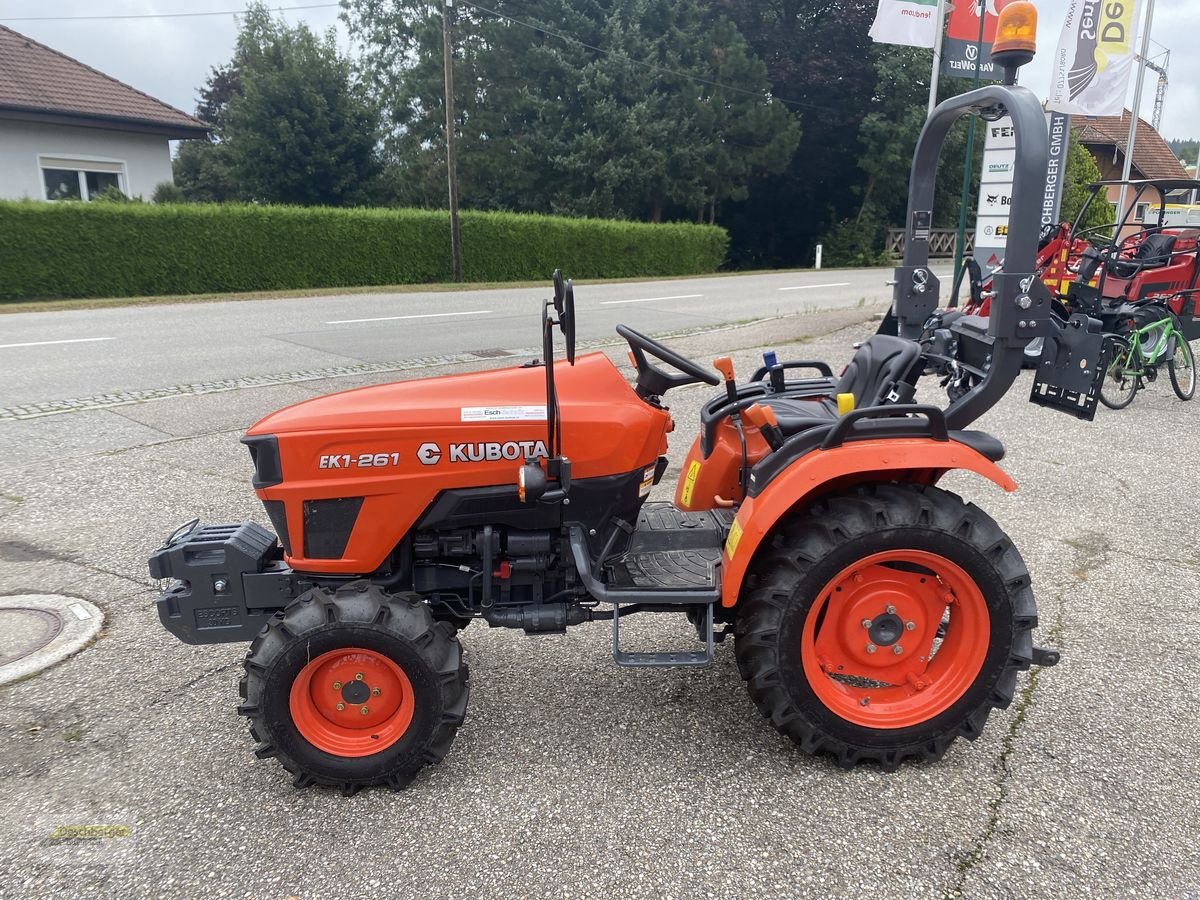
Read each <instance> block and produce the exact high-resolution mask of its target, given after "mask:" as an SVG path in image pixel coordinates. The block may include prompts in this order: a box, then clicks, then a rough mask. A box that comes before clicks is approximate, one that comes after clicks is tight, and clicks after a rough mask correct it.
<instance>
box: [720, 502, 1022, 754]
mask: <svg viewBox="0 0 1200 900" xmlns="http://www.w3.org/2000/svg"><path fill="white" fill-rule="evenodd" d="M749 584H750V589H749V591H748V592H747V593H746V594H745V595H744V597H743V599H742V600H741V601H740V602H739V604H738V607H739V610H740V612H739V615H738V621H737V626H736V631H735V635H736V640H735V650H736V654H737V659H738V668H739V670H740V671H741V672H742V677H743V678H745V680H746V681H747V683H748V688H749V691H750V696H751V698H752V699H753V700H754V703H755V704H756V705H757V707H758V709H759V710H760V711H761V712H762V714H763V715H764V716H765V717H766V718H768V719H770V721H771V723H772V724H773V725H774V726H775V727H776V728H777V729H779V730H780V731H781V732H783V733H784V734H786V735H788V736H789V737H791V738H792V740H794V741H795V742H796V743H797V744H799V745H800V747H801V749H803V750H804V751H805V752H808V753H813V754H817V753H822V752H823V753H828V754H830V755H832V756H833V757H834V758H835V759H836V760H837V762H838V763H839V764H840V765H842V766H843V767H846V768H850V767H851V766H853V765H855V764H856V763H859V762H864V761H871V760H873V761H875V762H877V763H879V765H881V766H882V767H883V768H884V769H886V770H889V771H890V770H893V769H895V768H896V767H897V766H899V765H900V763H901V762H903V761H904V760H905V759H907V758H916V759H938V758H940V757H941V756H942V754H943V753H945V752H946V749H947V748H948V747H949V746H950V744H951V743H952V742H953V741H954V739H955V738H957V737H960V736H961V737H965V738H967V739H968V740H973V739H974V738H976V737H977V736H978V735H979V734H980V732H981V731H982V729H983V726H984V723H985V722H986V720H987V717H988V714H989V713H990V712H991V710H992V708H993V707H998V708H1001V709H1003V708H1005V707H1007V706H1008V705H1009V703H1010V702H1011V701H1012V698H1013V693H1014V691H1015V689H1016V680H1017V672H1018V671H1020V670H1022V669H1027V668H1029V665H1030V663H1031V661H1032V655H1033V639H1032V633H1031V632H1032V629H1033V628H1034V627H1035V626H1036V625H1037V608H1036V606H1035V604H1034V600H1033V592H1032V591H1031V589H1030V583H1029V573H1028V571H1027V570H1026V568H1025V563H1024V562H1023V561H1022V560H1021V556H1020V554H1019V553H1018V552H1017V550H1016V548H1015V547H1014V546H1013V544H1012V541H1010V540H1009V538H1008V537H1007V536H1006V535H1005V534H1004V532H1003V531H1001V529H1000V527H999V526H998V525H997V524H996V523H995V522H994V521H992V519H991V518H990V517H988V516H987V515H986V514H984V513H983V512H982V511H981V510H979V509H977V508H976V507H975V506H973V505H970V504H967V503H964V502H963V501H962V500H961V499H960V498H959V497H957V496H956V495H954V494H951V493H949V492H947V491H943V490H940V489H938V488H935V487H926V486H921V485H902V484H892V485H871V486H865V487H862V488H859V489H857V490H855V491H853V492H851V493H847V494H839V495H835V496H831V497H828V498H824V499H822V500H821V501H819V502H818V503H816V504H814V505H813V506H812V507H811V508H810V509H808V510H807V511H806V512H804V513H802V514H799V515H797V516H795V517H793V518H792V519H790V520H789V521H787V522H785V523H784V525H783V526H782V527H781V528H780V529H779V530H778V531H777V532H776V533H775V534H774V535H773V537H772V538H771V540H770V543H769V545H768V546H767V547H766V548H765V549H764V550H760V551H759V555H758V557H757V558H756V559H755V561H754V563H753V564H752V567H751V572H750V575H749Z"/></svg>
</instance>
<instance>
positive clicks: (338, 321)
mask: <svg viewBox="0 0 1200 900" xmlns="http://www.w3.org/2000/svg"><path fill="white" fill-rule="evenodd" d="M490 312H491V310H490V309H471V310H467V311H466V312H444V313H423V314H421V315H419V316H379V317H378V318H375V319H334V320H333V321H332V322H326V323H325V324H326V325H353V324H354V323H355V322H397V321H399V320H401V319H440V318H444V317H446V316H486V315H487V314H488V313H490Z"/></svg>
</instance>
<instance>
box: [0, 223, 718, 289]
mask: <svg viewBox="0 0 1200 900" xmlns="http://www.w3.org/2000/svg"><path fill="white" fill-rule="evenodd" d="M462 243H463V270H464V271H463V277H464V279H466V280H467V281H517V280H539V279H545V278H548V277H549V275H550V273H551V272H552V271H553V270H554V268H555V267H561V268H562V270H563V271H564V272H565V273H566V274H567V275H568V276H569V277H571V278H628V277H642V276H658V275H690V274H696V273H702V272H712V271H714V270H715V269H716V268H717V267H718V266H719V265H720V264H721V262H722V261H723V260H724V258H725V250H726V247H727V246H728V243H729V237H728V235H727V234H726V232H725V230H724V229H722V228H717V227H714V226H709V225H680V224H670V225H649V224H644V223H638V222H614V221H604V220H598V219H564V218H557V217H552V216H533V215H517V214H513V213H478V212H463V214H462ZM449 247H450V225H449V220H448V216H447V214H446V213H444V212H430V211H425V210H389V209H326V208H301V207H290V206H241V205H221V206H218V205H204V204H195V205H193V204H169V205H158V206H156V205H150V204H109V203H104V204H101V203H36V202H31V201H19V202H0V300H24V299H31V298H50V297H134V296H145V295H155V294H198V293H214V292H223V291H260V290H292V289H297V288H324V287H347V286H352V285H373V284H378V285H386V284H422V283H432V282H446V281H451V280H452V278H451V267H450V250H449Z"/></svg>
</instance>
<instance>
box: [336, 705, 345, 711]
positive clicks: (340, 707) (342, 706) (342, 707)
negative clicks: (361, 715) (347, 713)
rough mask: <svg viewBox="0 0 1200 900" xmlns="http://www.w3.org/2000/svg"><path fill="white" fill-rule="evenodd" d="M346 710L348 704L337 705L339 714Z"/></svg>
mask: <svg viewBox="0 0 1200 900" xmlns="http://www.w3.org/2000/svg"><path fill="white" fill-rule="evenodd" d="M345 708H346V704H345V703H339V704H338V705H337V709H338V712H341V711H342V710H343V709H345Z"/></svg>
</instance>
